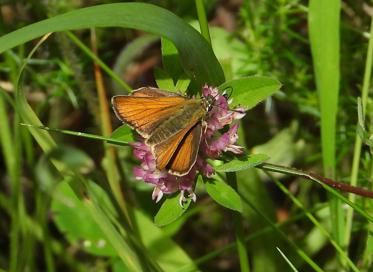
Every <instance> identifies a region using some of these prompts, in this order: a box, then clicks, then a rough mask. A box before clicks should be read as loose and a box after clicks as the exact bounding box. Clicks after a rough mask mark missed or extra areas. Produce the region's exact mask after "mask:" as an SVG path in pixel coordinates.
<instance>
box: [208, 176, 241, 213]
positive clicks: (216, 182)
mask: <svg viewBox="0 0 373 272" xmlns="http://www.w3.org/2000/svg"><path fill="white" fill-rule="evenodd" d="M205 187H206V191H207V193H208V194H209V195H210V196H211V198H212V199H213V200H215V201H216V202H217V203H219V204H220V205H222V206H224V207H226V208H228V209H231V210H234V211H238V212H242V202H241V198H240V196H239V195H238V194H237V192H236V191H235V190H233V188H232V187H231V186H229V185H228V184H227V183H225V182H224V181H223V180H222V179H220V178H219V177H214V179H206V180H205Z"/></svg>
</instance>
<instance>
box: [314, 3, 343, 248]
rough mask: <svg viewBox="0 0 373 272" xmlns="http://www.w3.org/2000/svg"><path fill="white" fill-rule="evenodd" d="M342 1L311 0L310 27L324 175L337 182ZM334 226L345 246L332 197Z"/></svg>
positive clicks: (337, 203)
mask: <svg viewBox="0 0 373 272" xmlns="http://www.w3.org/2000/svg"><path fill="white" fill-rule="evenodd" d="M340 2H341V1H340V0H329V1H324V0H311V1H310V3H309V13H308V23H309V36H310V42H311V51H312V58H313V63H314V72H315V79H316V86H317V91H318V95H319V104H320V112H321V146H322V158H323V165H324V173H325V175H326V176H328V177H331V178H332V179H334V178H335V166H336V165H335V164H336V159H335V154H336V145H335V142H336V123H337V111H338V94H339V80H340V69H339V59H340V55H339V46H340V45H339V43H340V42H339V21H340V7H341V3H340ZM330 208H331V223H332V228H333V235H334V237H335V239H336V241H337V243H338V244H342V243H343V234H344V231H343V229H344V219H343V210H342V207H341V202H340V200H338V199H336V198H334V197H331V199H330Z"/></svg>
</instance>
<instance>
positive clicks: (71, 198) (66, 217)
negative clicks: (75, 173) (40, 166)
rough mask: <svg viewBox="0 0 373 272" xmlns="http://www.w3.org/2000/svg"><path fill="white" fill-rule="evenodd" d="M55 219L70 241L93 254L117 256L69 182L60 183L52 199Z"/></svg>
mask: <svg viewBox="0 0 373 272" xmlns="http://www.w3.org/2000/svg"><path fill="white" fill-rule="evenodd" d="M101 192H103V191H101ZM52 213H53V219H54V222H55V223H56V225H57V227H58V229H59V230H60V231H61V232H63V233H64V234H65V236H66V238H67V239H68V240H69V242H70V243H72V244H76V245H81V248H82V249H83V250H85V251H87V252H89V253H91V254H95V255H101V256H117V253H116V252H115V251H114V249H113V248H112V246H111V245H110V244H109V242H108V241H107V239H106V238H105V235H104V234H103V232H102V231H101V229H100V228H99V227H98V226H97V224H96V222H95V221H94V220H93V219H92V217H91V215H90V214H89V212H88V210H87V208H86V207H85V206H84V204H83V203H82V201H81V200H80V199H79V198H78V197H77V196H76V195H75V193H74V191H73V190H72V189H71V187H70V186H69V185H68V183H67V182H61V183H59V184H58V186H57V188H56V191H55V193H54V196H53V201H52Z"/></svg>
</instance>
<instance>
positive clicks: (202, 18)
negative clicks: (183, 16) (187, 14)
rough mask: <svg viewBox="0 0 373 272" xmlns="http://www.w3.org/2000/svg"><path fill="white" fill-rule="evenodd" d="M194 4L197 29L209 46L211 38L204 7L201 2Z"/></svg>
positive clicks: (199, 0) (201, 0) (200, 0)
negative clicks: (197, 23)
mask: <svg viewBox="0 0 373 272" xmlns="http://www.w3.org/2000/svg"><path fill="white" fill-rule="evenodd" d="M195 3H196V9H197V15H198V21H199V27H200V29H201V34H202V36H203V37H204V38H205V39H206V41H207V42H208V43H210V44H211V37H210V31H209V25H208V22H207V17H206V10H205V5H204V3H203V0H195Z"/></svg>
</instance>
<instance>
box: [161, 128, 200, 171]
mask: <svg viewBox="0 0 373 272" xmlns="http://www.w3.org/2000/svg"><path fill="white" fill-rule="evenodd" d="M201 136H202V124H201V122H198V123H197V124H196V125H195V126H194V127H192V128H191V129H190V130H189V131H188V133H187V134H186V135H185V137H184V138H183V140H182V141H181V142H180V144H179V146H178V147H177V149H176V151H175V152H174V154H173V156H172V158H171V160H170V162H169V163H168V165H167V167H166V168H167V169H169V172H170V173H171V174H174V175H177V176H184V175H186V174H188V173H189V171H190V169H192V167H193V166H194V164H195V163H196V160H197V155H198V150H199V146H200V143H201Z"/></svg>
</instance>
